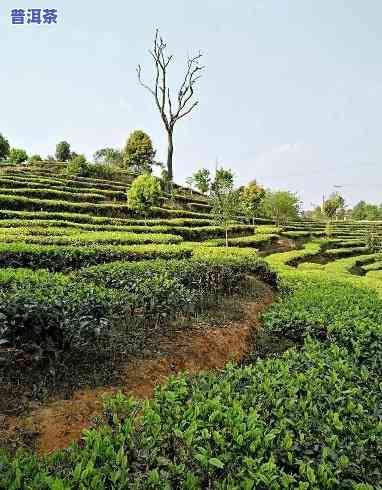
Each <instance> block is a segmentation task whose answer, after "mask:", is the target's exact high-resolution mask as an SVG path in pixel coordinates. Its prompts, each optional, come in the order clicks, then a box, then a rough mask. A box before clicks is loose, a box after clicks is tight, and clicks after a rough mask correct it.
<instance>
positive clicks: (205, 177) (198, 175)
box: [191, 168, 211, 194]
mask: <svg viewBox="0 0 382 490" xmlns="http://www.w3.org/2000/svg"><path fill="white" fill-rule="evenodd" d="M191 182H193V183H194V184H195V187H196V188H197V189H198V191H200V192H201V193H202V194H206V193H207V192H208V190H209V188H210V183H211V175H210V171H209V170H208V169H207V168H201V169H200V170H197V171H196V172H195V173H194V174H193V176H192V177H191Z"/></svg>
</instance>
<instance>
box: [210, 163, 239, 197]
mask: <svg viewBox="0 0 382 490" xmlns="http://www.w3.org/2000/svg"><path fill="white" fill-rule="evenodd" d="M234 180H235V176H234V174H233V172H232V170H231V169H224V168H223V167H220V168H217V169H216V172H215V177H214V180H213V181H212V183H211V194H212V195H219V194H224V193H226V192H228V191H232V190H233V185H234Z"/></svg>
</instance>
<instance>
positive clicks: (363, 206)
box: [350, 201, 382, 221]
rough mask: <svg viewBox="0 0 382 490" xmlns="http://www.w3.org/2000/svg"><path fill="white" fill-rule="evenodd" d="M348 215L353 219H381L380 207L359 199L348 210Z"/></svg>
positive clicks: (381, 210) (381, 209)
mask: <svg viewBox="0 0 382 490" xmlns="http://www.w3.org/2000/svg"><path fill="white" fill-rule="evenodd" d="M350 217H351V218H352V219H355V220H367V221H376V220H380V219H382V208H381V206H377V205H376V204H369V203H367V202H365V201H360V202H359V203H358V204H356V205H355V206H354V208H353V209H352V210H351V211H350Z"/></svg>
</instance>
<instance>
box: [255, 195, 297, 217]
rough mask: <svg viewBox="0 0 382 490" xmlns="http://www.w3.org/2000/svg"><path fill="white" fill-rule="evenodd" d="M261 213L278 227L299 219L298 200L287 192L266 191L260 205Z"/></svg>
mask: <svg viewBox="0 0 382 490" xmlns="http://www.w3.org/2000/svg"><path fill="white" fill-rule="evenodd" d="M261 213H262V214H263V215H264V216H266V217H268V218H272V219H274V220H275V222H276V225H277V226H279V225H280V224H283V223H286V222H287V221H288V220H294V219H297V218H298V217H299V214H300V199H299V197H298V196H297V195H296V194H294V193H292V192H289V191H267V192H266V194H265V196H264V198H263V200H262V203H261Z"/></svg>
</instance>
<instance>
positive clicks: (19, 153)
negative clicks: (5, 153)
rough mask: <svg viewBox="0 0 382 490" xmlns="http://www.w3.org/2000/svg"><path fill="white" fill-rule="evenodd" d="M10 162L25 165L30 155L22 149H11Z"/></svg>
mask: <svg viewBox="0 0 382 490" xmlns="http://www.w3.org/2000/svg"><path fill="white" fill-rule="evenodd" d="M9 160H10V161H11V162H13V163H24V162H26V161H27V160H28V154H27V152H26V151H25V150H21V149H20V148H11V150H10V152H9Z"/></svg>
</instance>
